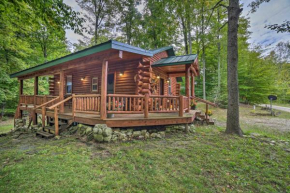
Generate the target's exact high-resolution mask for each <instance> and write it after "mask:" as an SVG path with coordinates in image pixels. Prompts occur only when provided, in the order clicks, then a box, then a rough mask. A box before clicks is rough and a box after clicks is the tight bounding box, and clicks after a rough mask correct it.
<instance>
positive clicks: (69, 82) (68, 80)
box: [66, 75, 72, 94]
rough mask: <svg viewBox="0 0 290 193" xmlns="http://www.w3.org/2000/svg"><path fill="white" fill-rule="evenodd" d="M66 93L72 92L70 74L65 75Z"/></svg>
mask: <svg viewBox="0 0 290 193" xmlns="http://www.w3.org/2000/svg"><path fill="white" fill-rule="evenodd" d="M66 94H72V75H69V76H66Z"/></svg>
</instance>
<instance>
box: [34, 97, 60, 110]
mask: <svg viewBox="0 0 290 193" xmlns="http://www.w3.org/2000/svg"><path fill="white" fill-rule="evenodd" d="M58 99H59V96H58V97H56V98H54V99H51V100H50V101H47V102H45V103H43V104H41V105H38V106H36V107H35V108H34V109H38V108H40V107H43V106H46V105H47V104H49V103H51V102H53V101H56V100H58Z"/></svg>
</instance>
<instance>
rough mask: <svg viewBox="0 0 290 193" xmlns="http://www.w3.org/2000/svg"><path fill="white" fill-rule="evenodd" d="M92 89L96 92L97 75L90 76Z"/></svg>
mask: <svg viewBox="0 0 290 193" xmlns="http://www.w3.org/2000/svg"><path fill="white" fill-rule="evenodd" d="M92 91H96V92H98V77H94V78H92Z"/></svg>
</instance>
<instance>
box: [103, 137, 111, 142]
mask: <svg viewBox="0 0 290 193" xmlns="http://www.w3.org/2000/svg"><path fill="white" fill-rule="evenodd" d="M103 140H104V141H105V142H110V141H111V136H108V137H104V138H103Z"/></svg>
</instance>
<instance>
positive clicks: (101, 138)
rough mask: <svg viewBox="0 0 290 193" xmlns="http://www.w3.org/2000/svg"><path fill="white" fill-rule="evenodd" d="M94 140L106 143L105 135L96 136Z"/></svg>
mask: <svg viewBox="0 0 290 193" xmlns="http://www.w3.org/2000/svg"><path fill="white" fill-rule="evenodd" d="M94 139H95V140H96V141H97V142H103V141H104V137H103V135H101V134H94Z"/></svg>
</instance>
